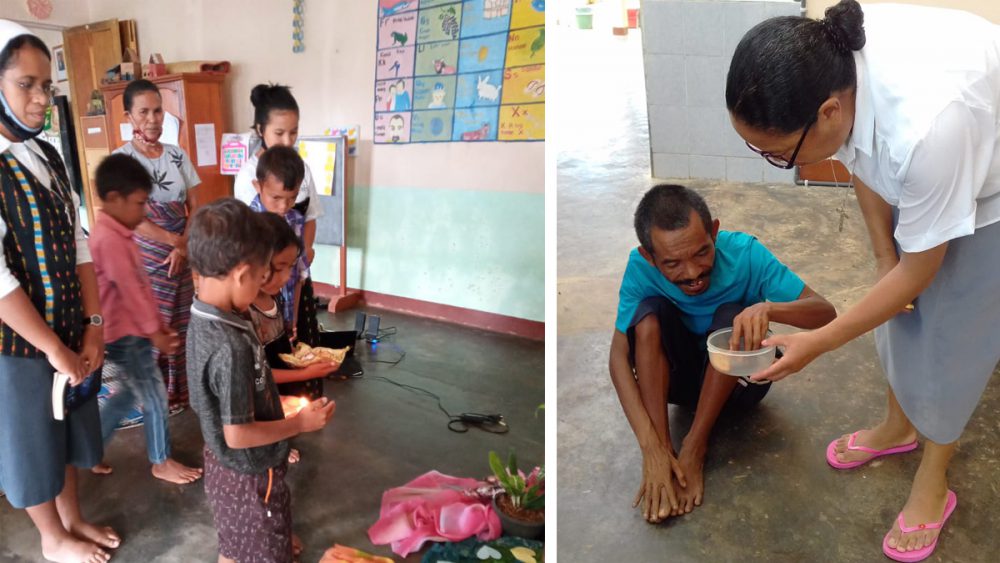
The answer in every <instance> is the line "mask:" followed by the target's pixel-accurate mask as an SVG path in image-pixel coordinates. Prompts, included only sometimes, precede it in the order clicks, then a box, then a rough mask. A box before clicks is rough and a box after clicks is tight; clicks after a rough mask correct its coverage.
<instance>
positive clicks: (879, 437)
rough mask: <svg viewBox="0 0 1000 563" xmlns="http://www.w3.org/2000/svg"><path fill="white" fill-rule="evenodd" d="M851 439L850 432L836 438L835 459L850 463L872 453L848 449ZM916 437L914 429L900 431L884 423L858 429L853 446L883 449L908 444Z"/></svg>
mask: <svg viewBox="0 0 1000 563" xmlns="http://www.w3.org/2000/svg"><path fill="white" fill-rule="evenodd" d="M850 439H851V435H850V434H844V435H843V436H841V437H840V439H838V440H837V445H836V447H835V448H834V450H835V451H836V452H837V461H839V462H841V463H851V462H854V461H863V460H866V459H870V458H871V457H872V454H870V453H868V452H863V451H859V450H848V449H847V442H848V440H850ZM916 439H917V433H916V431H915V430H912V429H911V430H909V431H903V432H900V431H899V430H897V429H894V428H889V427H888V426H886V425H885V424H879V425H878V426H876V427H874V428H872V429H870V430H859V431H858V437H857V438H855V439H854V445H855V446H865V447H866V448H871V449H873V450H885V449H889V448H894V447H896V446H903V445H906V444H909V443H911V442H913V441H914V440H916Z"/></svg>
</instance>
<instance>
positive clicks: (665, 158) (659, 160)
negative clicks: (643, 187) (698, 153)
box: [653, 152, 690, 178]
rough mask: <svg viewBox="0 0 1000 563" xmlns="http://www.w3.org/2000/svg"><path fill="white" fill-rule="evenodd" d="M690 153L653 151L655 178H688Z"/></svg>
mask: <svg viewBox="0 0 1000 563" xmlns="http://www.w3.org/2000/svg"><path fill="white" fill-rule="evenodd" d="M688 158H689V157H688V155H686V154H668V153H655V152H654V153H653V177H654V178H688V177H689V175H690V173H689V172H688Z"/></svg>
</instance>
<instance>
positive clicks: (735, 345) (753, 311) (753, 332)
mask: <svg viewBox="0 0 1000 563" xmlns="http://www.w3.org/2000/svg"><path fill="white" fill-rule="evenodd" d="M770 315H771V304H770V303H768V302H766V301H765V302H764V303H757V304H755V305H751V306H749V307H747V308H746V309H743V312H742V313H740V314H739V315H736V318H734V319H733V335H732V336H731V337H730V338H729V349H730V350H740V340H741V339H743V340H746V344H745V346H744V347H743V348H742V349H743V350H746V351H750V350H758V349H760V341H761V340H764V338H765V337H766V336H767V329H768V327H769V326H770V322H771V316H770Z"/></svg>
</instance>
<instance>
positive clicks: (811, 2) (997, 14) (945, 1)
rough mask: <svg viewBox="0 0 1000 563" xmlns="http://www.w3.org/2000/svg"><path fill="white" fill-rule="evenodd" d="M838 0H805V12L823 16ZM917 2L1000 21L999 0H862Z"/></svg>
mask: <svg viewBox="0 0 1000 563" xmlns="http://www.w3.org/2000/svg"><path fill="white" fill-rule="evenodd" d="M839 1H840V0H807V1H806V14H807V15H808V16H809V17H811V18H821V17H823V12H824V11H825V10H826V9H827V8H829V7H830V6H833V5H834V4H836V3H837V2H839ZM886 2H892V3H894V4H918V5H921V6H936V7H939V8H953V9H955V10H965V11H967V12H972V13H974V14H979V15H980V16H983V17H984V18H986V19H988V20H990V21H992V22H993V23H1000V2H997V0H862V1H861V3H862V4H882V3H886Z"/></svg>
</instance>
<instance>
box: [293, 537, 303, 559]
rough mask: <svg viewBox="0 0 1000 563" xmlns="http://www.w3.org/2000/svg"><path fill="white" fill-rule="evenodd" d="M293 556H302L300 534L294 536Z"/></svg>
mask: <svg viewBox="0 0 1000 563" xmlns="http://www.w3.org/2000/svg"><path fill="white" fill-rule="evenodd" d="M292 555H294V556H295V557H298V556H299V555H302V538H300V537H299V535H298V534H292Z"/></svg>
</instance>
